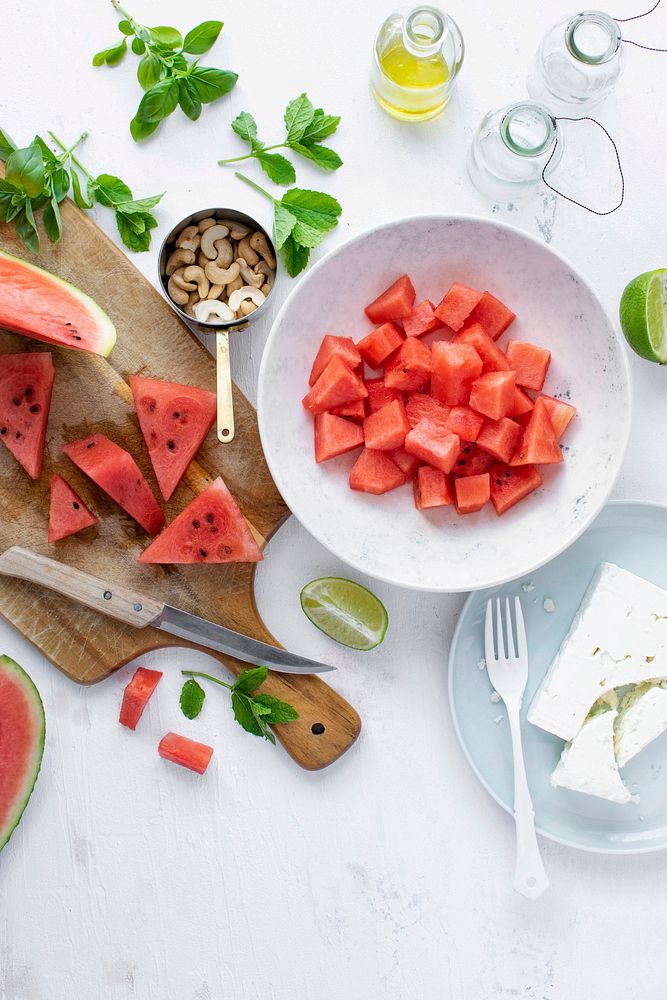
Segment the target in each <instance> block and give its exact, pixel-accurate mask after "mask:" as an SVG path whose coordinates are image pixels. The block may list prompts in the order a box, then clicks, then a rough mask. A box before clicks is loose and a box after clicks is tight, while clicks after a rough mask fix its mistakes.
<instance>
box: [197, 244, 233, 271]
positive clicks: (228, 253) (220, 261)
mask: <svg viewBox="0 0 667 1000" xmlns="http://www.w3.org/2000/svg"><path fill="white" fill-rule="evenodd" d="M214 246H215V249H216V251H217V253H218V256H217V258H216V261H215V263H216V264H217V265H218V267H229V265H230V264H231V262H232V261H233V260H234V247H233V246H232V241H231V240H230V239H228V238H227V237H224V238H223V239H221V240H216V241H215V244H214ZM205 266H206V265H204V267H205Z"/></svg>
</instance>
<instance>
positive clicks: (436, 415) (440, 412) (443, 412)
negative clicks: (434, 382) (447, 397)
mask: <svg viewBox="0 0 667 1000" xmlns="http://www.w3.org/2000/svg"><path fill="white" fill-rule="evenodd" d="M405 412H406V413H407V415H408V420H409V421H410V426H411V427H416V426H417V424H418V423H419V421H420V420H424V418H425V417H428V418H429V420H435V421H436V423H438V422H439V423H441V424H442V425H443V427H444V426H445V423H446V421H447V417H448V416H449V412H450V408H449V407H448V406H443V404H442V403H439V402H438V400H437V399H434V398H433V396H429V395H428V393H426V392H415V393H413V395H412V396H410V398H409V399H408V401H407V403H406V404H405Z"/></svg>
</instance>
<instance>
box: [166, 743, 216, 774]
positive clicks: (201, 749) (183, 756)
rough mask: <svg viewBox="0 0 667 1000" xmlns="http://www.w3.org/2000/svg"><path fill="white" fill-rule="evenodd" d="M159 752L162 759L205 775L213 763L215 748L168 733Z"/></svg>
mask: <svg viewBox="0 0 667 1000" xmlns="http://www.w3.org/2000/svg"><path fill="white" fill-rule="evenodd" d="M157 752H158V753H159V755H160V757H164V759H165V760H170V761H171V762H172V764H180V766H181V767H187V768H188V770H189V771H196V772H197V774H203V773H204V772H205V770H206V768H207V767H208V765H209V764H210V763H211V757H212V756H213V747H209V746H207V744H206V743H197V741H196V740H189V739H188V738H187V736H179V734H178V733H167V734H166V736H163V737H162V739H161V740H160V742H159V744H158V748H157Z"/></svg>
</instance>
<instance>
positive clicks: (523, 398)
mask: <svg viewBox="0 0 667 1000" xmlns="http://www.w3.org/2000/svg"><path fill="white" fill-rule="evenodd" d="M534 405H535V404H534V403H533V400H532V399H531V398H530V396H529V395H528V393H527V392H526V391H525V390H524V389H520V388H519V386H517V387H516V388H515V390H514V406H513V407H512V412H511V413H510V417H523V416H524V414H526V413H530V411H531V410H532V408H533V406H534Z"/></svg>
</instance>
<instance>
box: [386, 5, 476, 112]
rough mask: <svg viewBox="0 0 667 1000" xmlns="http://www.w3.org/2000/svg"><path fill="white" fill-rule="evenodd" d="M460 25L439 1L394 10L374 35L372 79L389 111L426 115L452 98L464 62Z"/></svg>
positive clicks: (440, 109)
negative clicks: (440, 6)
mask: <svg viewBox="0 0 667 1000" xmlns="http://www.w3.org/2000/svg"><path fill="white" fill-rule="evenodd" d="M463 52H464V47H463V36H462V35H461V32H460V30H459V27H458V25H457V24H456V22H455V21H454V20H452V18H451V17H449V15H448V14H445V13H444V12H443V11H441V10H439V9H438V8H437V7H414V8H409V7H404V8H401V9H400V10H397V11H395V12H394V13H393V14H391V15H390V16H389V17H388V18H387V20H386V21H385V22H384V24H383V25H382V27H381V28H380V30H379V32H378V35H377V38H376V39H375V49H374V52H373V69H372V74H371V82H372V87H373V93H374V95H375V98H376V100H377V102H378V104H379V105H380V107H381V108H383V109H384V110H385V111H386V112H388V114H390V115H393V116H394V118H399V119H400V120H402V121H414V122H419V121H426V120H427V119H429V118H435V117H437V115H439V114H440V113H441V112H442V111H443V110H444V108H445V106H446V105H447V102H448V101H449V98H450V94H451V91H452V87H453V85H454V80H455V79H456V76H457V75H458V73H459V70H460V69H461V64H462V62H463Z"/></svg>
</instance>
